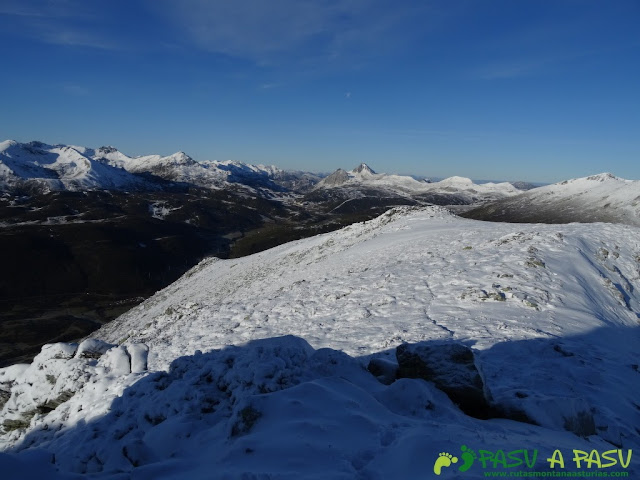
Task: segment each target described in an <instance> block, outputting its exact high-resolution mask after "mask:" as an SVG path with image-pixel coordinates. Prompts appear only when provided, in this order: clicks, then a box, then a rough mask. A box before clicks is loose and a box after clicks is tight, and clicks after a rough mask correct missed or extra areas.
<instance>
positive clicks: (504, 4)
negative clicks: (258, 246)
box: [0, 0, 640, 182]
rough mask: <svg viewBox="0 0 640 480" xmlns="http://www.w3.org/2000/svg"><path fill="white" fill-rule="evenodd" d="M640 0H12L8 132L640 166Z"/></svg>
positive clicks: (420, 157) (429, 170) (295, 165)
mask: <svg viewBox="0 0 640 480" xmlns="http://www.w3.org/2000/svg"><path fill="white" fill-rule="evenodd" d="M639 24H640V2H638V1H637V0H612V1H604V0H600V1H590V0H553V1H542V0H535V1H529V0H437V1H429V0H420V1H418V0H415V1H403V0H395V1H391V0H343V1H335V0H308V1H305V0H234V1H227V0H209V1H205V0H180V1H178V0H175V1H171V0H146V1H145V0H138V1H136V0H129V1H121V0H109V1H107V0H105V1H97V0H66V1H65V0H59V1H55V2H54V1H47V0H38V1H31V0H15V1H13V0H0V58H1V59H2V64H3V68H2V74H1V75H0V137H2V138H1V139H2V140H4V139H8V138H11V139H15V140H18V141H30V140H35V139H37V140H42V141H46V142H48V143H68V144H76V145H84V146H90V147H98V146H101V145H107V144H109V145H114V146H116V147H117V148H119V149H120V150H122V151H123V152H125V153H127V154H130V155H142V154H149V153H160V154H169V153H173V152H175V151H178V150H183V151H185V152H187V153H188V154H189V155H191V156H192V157H194V158H196V159H198V160H213V159H217V160H225V159H234V160H240V161H245V162H249V163H266V164H275V165H277V166H279V167H282V168H291V169H302V170H312V171H332V170H334V169H336V168H338V167H343V168H352V167H353V166H355V165H357V164H358V163H360V162H362V161H364V162H367V163H368V164H369V165H371V166H372V167H373V168H374V169H376V170H378V171H382V172H390V173H411V174H417V175H428V176H434V177H445V176H450V175H463V176H468V177H472V178H476V179H505V180H530V181H540V182H552V181H559V180H563V179H566V178H573V177H581V176H585V175H589V174H593V173H598V172H603V171H611V172H613V173H615V174H616V175H618V176H622V177H625V178H634V179H640V29H639V28H638V25H639Z"/></svg>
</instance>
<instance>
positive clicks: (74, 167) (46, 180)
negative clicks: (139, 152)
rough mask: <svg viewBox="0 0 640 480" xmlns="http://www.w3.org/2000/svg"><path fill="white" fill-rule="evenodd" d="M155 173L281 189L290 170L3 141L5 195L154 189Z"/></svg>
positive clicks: (218, 184) (214, 184)
mask: <svg viewBox="0 0 640 480" xmlns="http://www.w3.org/2000/svg"><path fill="white" fill-rule="evenodd" d="M144 173H150V174H152V175H155V176H157V177H160V178H162V179H164V180H169V181H172V182H182V183H187V184H192V185H197V186H200V187H205V188H214V189H217V188H224V187H225V186H228V185H229V184H230V183H240V184H244V183H247V184H251V185H253V186H262V187H267V188H274V189H280V187H279V186H278V185H277V184H276V183H274V182H273V180H272V178H273V177H277V176H278V175H283V174H284V172H283V171H282V170H280V169H278V168H276V167H274V166H264V165H248V164H244V163H242V162H235V161H230V160H227V161H204V162H197V161H195V160H194V159H193V158H191V157H190V156H188V155H187V154H186V153H184V152H177V153H174V154H172V155H168V156H162V155H145V156H139V157H130V156H128V155H126V154H124V153H122V152H120V151H118V150H117V149H116V148H115V147H111V146H108V147H100V148H98V149H92V148H87V147H81V146H66V145H47V144H44V143H42V142H30V143H25V144H23V143H18V142H15V141H13V140H7V141H4V142H2V143H0V191H2V190H12V189H15V188H18V187H21V186H35V187H39V188H40V189H41V190H43V191H52V190H72V191H77V190H95V189H136V188H146V189H149V188H151V189H152V188H154V185H153V181H152V179H149V178H148V177H147V178H145V177H141V176H140V175H139V174H144Z"/></svg>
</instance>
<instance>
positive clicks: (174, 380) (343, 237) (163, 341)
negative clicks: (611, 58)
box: [0, 207, 640, 479]
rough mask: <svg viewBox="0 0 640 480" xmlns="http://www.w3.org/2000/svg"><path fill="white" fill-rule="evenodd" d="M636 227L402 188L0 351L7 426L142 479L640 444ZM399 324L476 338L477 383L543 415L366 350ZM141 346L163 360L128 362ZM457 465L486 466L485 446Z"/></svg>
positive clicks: (368, 472)
mask: <svg viewBox="0 0 640 480" xmlns="http://www.w3.org/2000/svg"><path fill="white" fill-rule="evenodd" d="M638 233H640V232H639V231H638V229H637V228H634V227H630V226H624V225H608V224H590V225H579V224H573V225H513V224H498V223H483V222H477V221H472V220H466V219H461V218H458V217H454V216H452V215H451V214H449V213H448V212H447V211H446V210H443V209H440V208H436V207H431V208H425V209H410V208H398V209H394V210H392V211H390V212H388V213H387V214H385V215H382V216H381V217H379V218H377V219H375V220H372V221H370V222H366V223H362V224H354V225H351V226H349V227H347V228H345V229H343V230H340V231H337V232H333V233H330V234H325V235H320V236H317V237H314V238H310V239H305V240H301V241H297V242H293V243H290V244H286V245H282V246H280V247H277V248H274V249H272V250H268V251H265V252H262V253H259V254H255V255H252V256H249V257H244V258H240V259H233V260H224V261H223V260H217V259H213V258H212V259H208V260H205V261H203V262H201V263H200V264H199V265H198V266H196V267H194V268H193V269H192V270H191V271H189V272H188V273H187V274H186V275H185V276H183V277H182V278H181V279H180V280H178V281H177V282H175V283H174V284H172V285H171V286H169V287H167V288H166V289H164V290H162V291H160V292H158V293H157V294H156V295H155V296H154V297H152V298H150V299H148V300H147V301H145V302H144V303H142V304H141V305H140V306H138V307H136V308H135V309H133V310H131V311H130V312H128V313H127V314H125V315H123V316H122V317H120V318H119V319H118V320H116V321H114V322H113V323H111V324H108V325H106V326H105V327H103V329H101V330H100V331H98V332H97V333H96V335H95V336H96V337H99V338H102V339H103V340H105V341H107V342H110V343H112V344H121V346H120V347H115V348H112V349H111V350H108V351H107V352H106V353H105V354H104V355H102V356H99V355H96V356H98V357H99V358H97V359H95V358H93V357H92V356H88V357H87V356H83V355H81V354H80V353H79V351H81V350H83V348H84V351H86V350H87V348H86V347H83V348H78V347H77V346H64V345H58V346H55V347H47V348H45V349H43V353H42V354H41V356H40V357H38V358H36V360H35V361H34V364H33V365H31V366H29V367H26V366H25V367H20V366H14V367H10V368H12V369H13V370H11V371H7V369H5V370H0V384H3V385H4V389H5V390H7V391H8V392H9V397H8V400H7V403H6V405H5V406H4V408H3V410H2V412H0V422H5V423H4V424H5V425H6V420H10V421H13V422H14V423H11V422H10V425H13V426H14V427H15V428H14V429H12V430H11V431H8V432H6V428H5V433H4V435H2V436H0V439H1V441H2V442H3V445H4V449H5V450H6V451H8V452H15V451H22V454H20V455H18V457H16V458H17V460H21V459H23V458H28V457H24V455H29V454H32V452H34V451H38V452H40V455H41V457H42V458H48V459H51V458H53V457H52V455H55V464H56V466H57V468H60V469H61V470H62V471H72V472H92V471H93V472H102V473H103V474H104V475H105V476H109V475H115V474H116V473H117V472H128V471H135V472H137V474H138V475H140V478H292V479H293V478H373V479H384V478H418V477H425V476H426V474H429V475H431V474H432V473H431V472H433V467H434V463H435V461H436V460H437V459H438V454H439V453H440V452H450V453H452V454H454V455H458V456H460V457H461V458H462V459H464V457H463V456H462V454H463V450H461V445H462V444H464V445H467V446H468V447H469V448H471V449H473V450H475V451H479V450H481V449H483V450H490V451H496V450H498V449H502V450H505V451H507V450H516V449H522V448H527V449H531V450H533V449H538V450H539V451H540V459H539V463H538V464H537V465H538V468H537V470H547V469H548V467H547V464H546V462H545V461H544V459H546V458H548V457H550V456H551V454H552V452H553V451H554V450H555V449H561V450H564V451H565V455H568V456H569V457H570V455H571V450H572V449H580V450H584V451H591V450H592V449H598V450H600V451H605V450H611V449H617V448H621V449H629V448H632V449H637V448H639V447H640V442H638V435H637V432H638V429H640V411H639V410H638V408H637V397H638V394H639V393H640V375H639V373H638V367H637V349H638V346H639V345H640V343H639V342H640V336H639V334H638V322H639V320H638V319H639V315H638V313H639V312H640V294H639V293H638V292H639V291H640V290H639V288H640V268H639V267H640V236H639V235H638ZM283 335H295V337H291V336H288V337H281V336H283ZM278 337H281V338H278ZM261 339H262V340H261ZM307 342H308V343H307ZM403 342H409V343H415V342H421V344H422V345H427V346H432V345H441V344H451V343H460V344H464V345H467V346H468V347H471V349H472V351H473V352H474V355H475V363H476V365H477V367H478V369H479V371H480V372H481V373H482V378H483V381H484V389H485V390H486V396H487V398H488V399H490V400H491V402H492V403H493V404H495V405H496V406H498V407H500V408H501V409H503V410H504V411H512V412H521V413H522V415H523V418H524V417H527V418H528V419H529V421H530V422H534V423H535V424H537V425H534V424H532V423H523V422H520V421H514V420H513V419H504V418H494V419H491V420H478V419H475V418H471V417H469V416H467V415H465V414H464V413H463V412H461V411H460V410H459V409H458V408H457V407H456V406H455V405H454V404H453V403H452V402H451V400H450V399H449V398H448V397H447V396H446V395H445V394H444V393H443V392H442V391H440V390H438V389H437V388H435V386H434V385H433V384H431V383H428V382H424V381H423V380H416V379H407V378H404V379H400V380H396V381H395V382H393V383H392V384H390V385H383V384H382V383H380V382H379V381H378V380H377V379H376V378H375V377H374V376H373V375H371V374H370V373H369V372H367V371H366V369H364V367H365V366H366V365H367V363H368V361H369V360H370V359H371V358H380V359H383V360H386V362H383V364H386V365H390V368H393V364H394V363H395V355H394V354H395V351H394V349H395V347H397V346H398V345H400V344H401V343H403ZM96 345H97V346H98V347H99V346H100V345H102V344H95V345H94V346H93V348H94V350H95V349H96V348H97V347H96ZM140 345H145V346H148V347H149V357H148V366H149V369H150V370H151V371H152V372H153V371H155V372H156V373H145V372H144V370H143V369H140V368H139V369H137V370H136V372H137V373H129V372H130V371H133V370H134V369H133V368H132V365H133V364H134V361H133V358H134V356H133V355H131V353H130V352H134V351H136V349H143V350H144V351H145V352H146V347H143V346H140ZM230 345H236V346H235V347H230ZM106 348H108V346H105V347H104V349H105V350H106ZM216 349H221V350H216ZM202 352H204V353H202ZM127 354H129V356H128V357H127ZM138 355H139V353H138ZM52 358H57V360H56V361H53V360H52ZM137 363H138V364H139V363H140V362H139V361H138V362H137ZM18 370H20V371H19V372H18ZM47 375H51V377H50V378H49V377H47ZM38 379H40V380H38ZM47 382H49V384H51V385H53V392H51V393H50V390H51V387H48V386H47ZM65 391H69V392H71V393H72V396H71V398H70V399H68V400H67V401H65V402H63V403H61V404H60V405H59V406H57V408H55V409H53V410H51V411H49V409H47V408H44V409H43V408H42V405H46V401H50V400H51V398H52V397H53V398H54V399H55V398H59V395H60V394H62V393H64V392H65ZM56 395H58V396H56ZM47 399H48V400H47ZM43 402H45V403H43ZM38 406H40V409H38ZM507 416H508V415H507ZM516 417H517V416H512V418H516ZM21 421H22V422H23V424H20V423H18V424H16V423H15V422H21ZM24 422H26V424H27V425H28V426H26V427H25V428H18V427H19V426H20V425H24ZM34 448H37V450H34ZM625 452H626V450H625ZM46 455H49V456H48V457H47V456H46ZM12 458H13V457H12ZM541 459H542V460H541ZM0 461H2V458H0ZM456 467H457V466H456ZM443 468H444V467H443ZM446 468H450V475H451V478H484V474H483V472H484V470H483V469H482V468H480V466H479V465H478V462H476V463H475V465H474V466H473V469H471V470H469V471H468V472H466V473H465V475H464V477H460V476H459V475H461V474H458V473H457V472H458V470H457V468H454V467H451V466H450V467H446ZM629 468H630V469H631V471H632V476H633V472H634V471H635V472H637V471H638V470H637V468H638V458H636V457H633V458H632V462H631V467H629ZM456 474H457V475H458V476H456ZM242 475H245V476H244V477H243V476H242ZM125 478H128V477H125ZM136 478H137V477H136ZM430 478H431V477H430ZM443 478H444V475H443Z"/></svg>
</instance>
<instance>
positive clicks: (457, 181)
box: [439, 176, 473, 186]
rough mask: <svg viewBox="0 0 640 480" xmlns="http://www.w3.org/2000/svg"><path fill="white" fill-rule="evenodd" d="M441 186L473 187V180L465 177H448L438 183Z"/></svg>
mask: <svg viewBox="0 0 640 480" xmlns="http://www.w3.org/2000/svg"><path fill="white" fill-rule="evenodd" d="M439 183H440V184H441V185H466V186H468V185H473V180H471V179H470V178H467V177H458V176H453V177H448V178H445V179H444V180H442V181H440V182H439Z"/></svg>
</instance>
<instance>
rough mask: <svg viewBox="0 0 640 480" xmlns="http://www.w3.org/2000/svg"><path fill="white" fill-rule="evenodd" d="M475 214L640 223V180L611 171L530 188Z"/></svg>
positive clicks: (537, 219)
mask: <svg viewBox="0 0 640 480" xmlns="http://www.w3.org/2000/svg"><path fill="white" fill-rule="evenodd" d="M473 215H474V218H487V219H495V220H504V221H513V220H517V221H531V222H535V221H545V222H616V223H626V224H629V225H637V226H640V180H625V179H622V178H619V177H616V176H615V175H613V174H611V173H601V174H598V175H591V176H588V177H584V178H575V179H571V180H566V181H564V182H559V183H555V184H553V185H547V186H544V187H539V188H535V189H532V190H529V191H527V192H525V193H522V194H521V195H519V196H517V197H513V198H506V199H503V200H500V201H498V202H496V203H495V204H491V205H487V206H486V207H485V209H483V210H482V211H479V212H478V215H477V216H476V215H475V214H473Z"/></svg>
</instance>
